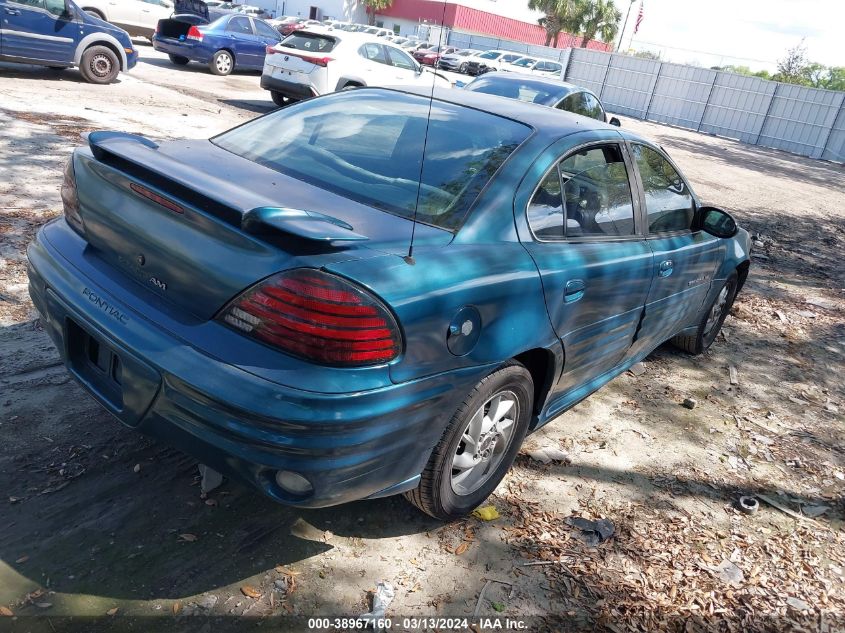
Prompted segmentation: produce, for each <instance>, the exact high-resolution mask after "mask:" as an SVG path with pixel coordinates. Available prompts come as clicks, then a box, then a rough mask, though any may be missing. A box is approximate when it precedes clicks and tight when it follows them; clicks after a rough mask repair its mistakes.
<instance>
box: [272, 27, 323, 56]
mask: <svg viewBox="0 0 845 633" xmlns="http://www.w3.org/2000/svg"><path fill="white" fill-rule="evenodd" d="M335 44H337V40H335V39H334V38H333V37H328V36H327V35H317V34H316V33H303V32H302V31H299V32H294V34H293V35H288V36H287V37H286V38H285V39H283V40H282V44H281V45H282V46H286V47H287V48H296V49H299V50H301V51H311V52H312V53H328V52H329V51H331V50H332V49H333V48H334V47H335Z"/></svg>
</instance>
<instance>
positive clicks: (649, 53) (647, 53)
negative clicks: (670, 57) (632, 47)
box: [634, 50, 661, 62]
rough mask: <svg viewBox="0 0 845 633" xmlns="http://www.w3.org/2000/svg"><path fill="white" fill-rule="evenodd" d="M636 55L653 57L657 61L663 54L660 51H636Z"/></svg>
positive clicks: (646, 57) (645, 57)
mask: <svg viewBox="0 0 845 633" xmlns="http://www.w3.org/2000/svg"><path fill="white" fill-rule="evenodd" d="M634 57H642V58H643V59H653V60H655V61H658V62H659V61H660V59H661V55H660V53H659V52H658V53H655V52H654V51H645V50H643V51H635V52H634Z"/></svg>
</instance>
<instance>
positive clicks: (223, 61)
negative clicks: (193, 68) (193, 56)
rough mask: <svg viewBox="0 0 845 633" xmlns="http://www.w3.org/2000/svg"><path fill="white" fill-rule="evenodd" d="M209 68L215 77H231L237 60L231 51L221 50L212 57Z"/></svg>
mask: <svg viewBox="0 0 845 633" xmlns="http://www.w3.org/2000/svg"><path fill="white" fill-rule="evenodd" d="M227 60H228V61H227ZM208 68H209V70H210V71H211V74H213V75H223V76H225V75H231V74H232V71H233V70H234V69H235V58H234V56H233V55H232V53H230V52H229V51H227V50H219V51H217V52H216V53H214V55H212V56H211V61H210V62H208Z"/></svg>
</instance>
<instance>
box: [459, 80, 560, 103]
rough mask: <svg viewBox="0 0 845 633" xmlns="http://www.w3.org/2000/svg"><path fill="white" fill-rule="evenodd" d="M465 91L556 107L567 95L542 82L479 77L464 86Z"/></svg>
mask: <svg viewBox="0 0 845 633" xmlns="http://www.w3.org/2000/svg"><path fill="white" fill-rule="evenodd" d="M464 90H471V91H473V92H483V93H484V94H488V95H496V96H497V97H507V98H508V99H519V100H520V101H526V102H528V103H539V104H540V105H554V104H555V103H557V101H558V100H559V99H561V98H562V97H563V96H564V94H565V93H566V91H565V90H562V89H559V88H556V87H554V86H550V85H549V84H547V83H543V82H541V81H531V80H530V79H526V80H524V81H514V80H513V79H511V78H509V77H508V78H501V79H500V78H498V77H479V78H478V79H475V80H474V81H472V82H470V83H468V84H467V85H466V86H464Z"/></svg>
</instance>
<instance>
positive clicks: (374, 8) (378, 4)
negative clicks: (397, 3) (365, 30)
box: [363, 0, 393, 25]
mask: <svg viewBox="0 0 845 633" xmlns="http://www.w3.org/2000/svg"><path fill="white" fill-rule="evenodd" d="M363 2H364V7H365V8H366V9H367V22H368V23H369V24H371V25H373V24H375V23H376V13H378V12H379V11H384V10H385V9H387V8H389V7H390V5H391V4H393V0H363Z"/></svg>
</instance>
